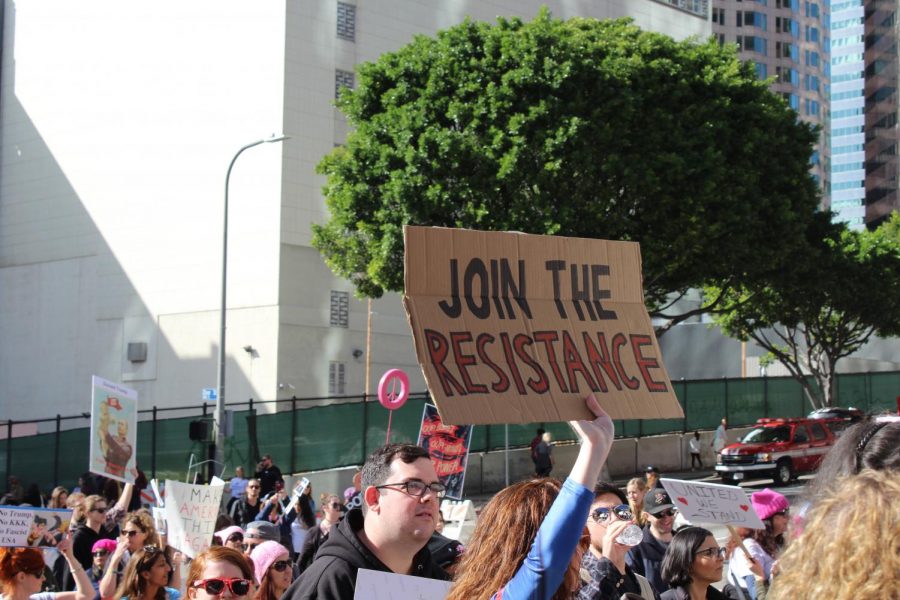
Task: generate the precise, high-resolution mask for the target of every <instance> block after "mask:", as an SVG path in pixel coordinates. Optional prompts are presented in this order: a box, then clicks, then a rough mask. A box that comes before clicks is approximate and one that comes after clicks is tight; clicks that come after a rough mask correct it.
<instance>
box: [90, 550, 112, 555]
mask: <svg viewBox="0 0 900 600" xmlns="http://www.w3.org/2000/svg"><path fill="white" fill-rule="evenodd" d="M107 554H109V550H97V551H96V552H94V553H93V556H106V555H107Z"/></svg>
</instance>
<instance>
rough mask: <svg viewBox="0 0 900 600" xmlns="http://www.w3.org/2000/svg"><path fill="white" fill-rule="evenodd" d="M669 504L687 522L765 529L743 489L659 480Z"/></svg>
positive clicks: (732, 486)
mask: <svg viewBox="0 0 900 600" xmlns="http://www.w3.org/2000/svg"><path fill="white" fill-rule="evenodd" d="M660 481H661V482H662V484H663V487H664V488H666V491H667V492H669V497H670V498H671V499H672V502H673V503H674V504H675V506H676V507H678V510H679V511H680V512H681V514H682V515H683V516H684V518H685V519H687V520H688V521H690V522H691V523H718V524H720V525H732V526H734V527H746V528H747V529H765V528H766V527H765V525H763V522H762V521H760V520H759V517H758V516H757V514H756V511H755V510H753V505H752V504H750V498H748V497H747V492H745V491H744V490H743V488H739V487H737V486H734V485H722V484H720V483H701V482H699V481H683V480H680V479H660Z"/></svg>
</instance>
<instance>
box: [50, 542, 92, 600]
mask: <svg viewBox="0 0 900 600" xmlns="http://www.w3.org/2000/svg"><path fill="white" fill-rule="evenodd" d="M56 549H57V550H59V551H60V552H62V554H63V556H65V557H66V562H67V563H69V570H70V571H71V572H72V577H73V578H74V579H75V591H74V592H57V594H56V600H92V599H93V597H94V586H92V585H91V580H90V579H88V575H87V573H86V572H85V570H84V567H82V566H81V563H79V562H78V560H77V559H76V558H75V554H73V552H72V534H71V533H67V534H66V537H64V538H63V539H62V540H60V542H59V544H57V546H56Z"/></svg>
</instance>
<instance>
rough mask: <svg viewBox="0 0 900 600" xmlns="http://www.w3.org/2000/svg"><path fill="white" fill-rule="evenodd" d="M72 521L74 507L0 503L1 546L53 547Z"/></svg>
mask: <svg viewBox="0 0 900 600" xmlns="http://www.w3.org/2000/svg"><path fill="white" fill-rule="evenodd" d="M71 521H72V511H71V510H66V509H53V508H32V507H30V506H28V507H20V506H0V546H9V547H13V546H14V547H38V548H54V547H56V545H57V544H58V543H59V541H60V540H62V538H63V536H64V535H65V533H66V531H67V530H68V529H69V523H70V522H71Z"/></svg>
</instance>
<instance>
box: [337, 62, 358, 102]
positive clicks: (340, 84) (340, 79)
mask: <svg viewBox="0 0 900 600" xmlns="http://www.w3.org/2000/svg"><path fill="white" fill-rule="evenodd" d="M355 85H356V76H355V75H354V73H353V71H343V70H341V69H335V71H334V97H335V98H340V96H341V88H345V87H346V88H351V89H352V88H353V87H354V86H355Z"/></svg>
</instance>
